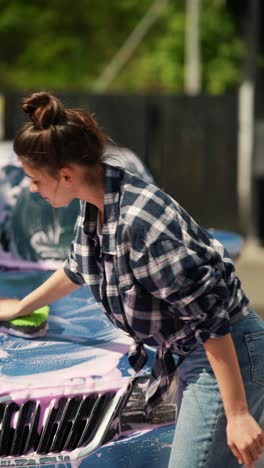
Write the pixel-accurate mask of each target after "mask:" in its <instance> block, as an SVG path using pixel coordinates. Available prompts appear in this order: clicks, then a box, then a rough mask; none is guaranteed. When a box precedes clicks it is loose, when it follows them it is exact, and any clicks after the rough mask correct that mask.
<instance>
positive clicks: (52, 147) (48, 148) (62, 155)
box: [14, 92, 106, 174]
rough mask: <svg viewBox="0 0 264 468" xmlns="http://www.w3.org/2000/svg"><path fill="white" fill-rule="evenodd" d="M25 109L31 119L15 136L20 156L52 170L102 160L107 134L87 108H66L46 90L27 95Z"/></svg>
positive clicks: (88, 164) (24, 103)
mask: <svg viewBox="0 0 264 468" xmlns="http://www.w3.org/2000/svg"><path fill="white" fill-rule="evenodd" d="M22 109H23V110H24V112H25V113H26V114H28V115H29V118H30V120H31V122H29V123H27V124H25V125H24V126H23V127H22V128H21V129H20V130H19V131H18V132H17V134H16V136H15V140H14V151H15V153H16V154H17V155H18V157H19V159H21V160H22V161H25V162H26V163H27V164H29V165H31V166H32V167H37V168H42V167H45V168H47V169H48V170H49V172H51V173H52V174H56V173H57V171H58V170H59V169H60V168H62V167H64V166H66V165H67V164H70V163H75V164H80V165H83V166H87V167H88V166H89V167H91V166H95V165H97V164H98V163H100V161H101V157H102V154H103V150H104V145H105V141H106V137H105V135H104V133H103V131H102V129H101V128H100V127H99V126H98V124H97V122H96V121H95V119H94V118H93V117H92V116H91V115H90V114H89V113H88V112H84V111H82V110H77V109H65V108H64V106H63V104H62V102H61V101H60V100H59V99H57V98H56V97H54V96H51V95H50V94H48V93H46V92H40V93H34V94H32V95H31V96H29V97H27V98H24V99H23V101H22Z"/></svg>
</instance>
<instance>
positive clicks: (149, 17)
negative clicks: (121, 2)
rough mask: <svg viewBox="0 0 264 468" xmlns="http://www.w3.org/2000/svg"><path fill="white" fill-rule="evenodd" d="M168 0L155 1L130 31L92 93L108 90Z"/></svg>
mask: <svg viewBox="0 0 264 468" xmlns="http://www.w3.org/2000/svg"><path fill="white" fill-rule="evenodd" d="M167 4H168V0H155V1H154V3H153V4H152V6H151V7H150V9H149V10H148V11H147V13H146V15H145V16H144V17H143V18H142V20H141V21H140V22H139V23H138V25H137V26H136V28H135V29H134V30H133V31H132V33H131V34H130V36H129V37H128V38H127V40H126V41H125V42H124V44H123V45H122V47H121V48H120V49H119V51H118V52H117V54H116V55H115V56H114V58H113V59H112V60H111V62H110V63H109V64H108V65H107V66H106V68H105V69H104V71H103V73H102V74H101V76H100V77H99V78H98V80H97V81H96V83H95V85H94V91H96V92H104V91H106V89H108V88H109V86H110V85H111V83H112V82H113V80H114V79H115V78H116V76H117V75H118V73H119V72H120V71H121V70H122V68H123V67H124V65H125V64H126V63H127V61H128V60H129V58H130V57H131V55H132V54H133V52H134V50H135V49H136V48H137V47H138V45H139V44H140V42H141V41H142V39H143V38H144V36H145V35H146V33H147V32H148V30H149V29H150V27H151V26H152V25H153V23H154V22H155V21H156V19H157V18H158V16H159V14H160V12H161V10H162V9H163V8H164V7H165V6H167Z"/></svg>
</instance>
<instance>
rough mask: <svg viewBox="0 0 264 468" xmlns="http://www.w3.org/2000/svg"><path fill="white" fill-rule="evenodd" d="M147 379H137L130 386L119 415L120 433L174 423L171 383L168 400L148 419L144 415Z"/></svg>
mask: <svg viewBox="0 0 264 468" xmlns="http://www.w3.org/2000/svg"><path fill="white" fill-rule="evenodd" d="M148 380H149V378H148V377H146V376H144V377H138V378H136V379H135V380H134V382H133V384H132V390H131V393H130V396H129V398H128V400H127V403H126V405H125V406H124V408H123V410H122V412H121V415H120V428H121V432H124V431H129V430H135V429H139V428H141V429H142V428H143V427H144V426H149V425H159V424H161V425H162V424H169V423H173V422H175V411H176V409H175V402H176V385H175V382H173V383H172V386H171V388H170V391H169V394H168V398H167V399H166V401H163V402H162V403H160V404H159V405H158V406H157V407H156V408H155V410H153V412H152V414H151V416H150V417H146V415H145V413H144V404H145V391H146V388H147V385H148Z"/></svg>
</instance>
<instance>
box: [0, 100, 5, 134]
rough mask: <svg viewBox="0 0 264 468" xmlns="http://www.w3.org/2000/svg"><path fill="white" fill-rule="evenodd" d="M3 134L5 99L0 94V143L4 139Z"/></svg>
mask: <svg viewBox="0 0 264 468" xmlns="http://www.w3.org/2000/svg"><path fill="white" fill-rule="evenodd" d="M4 133H5V99H4V95H3V94H1V93H0V141H1V140H3V139H4V136H5V135H4Z"/></svg>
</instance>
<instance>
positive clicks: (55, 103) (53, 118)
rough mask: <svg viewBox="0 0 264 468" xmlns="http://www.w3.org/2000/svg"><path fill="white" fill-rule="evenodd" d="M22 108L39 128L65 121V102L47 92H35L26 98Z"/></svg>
mask: <svg viewBox="0 0 264 468" xmlns="http://www.w3.org/2000/svg"><path fill="white" fill-rule="evenodd" d="M22 109H23V111H24V112H25V113H26V114H29V117H30V120H31V121H32V123H33V125H34V127H35V128H36V129H39V130H42V129H45V128H49V127H50V125H57V124H62V123H64V122H65V112H64V106H63V104H62V103H61V102H60V101H59V99H57V98H56V97H54V96H51V95H50V94H48V93H46V92H41V93H34V94H32V95H31V96H28V97H26V98H24V99H23V101H22Z"/></svg>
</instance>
